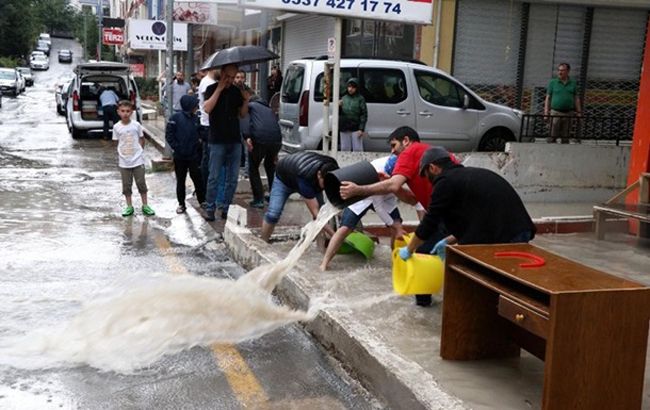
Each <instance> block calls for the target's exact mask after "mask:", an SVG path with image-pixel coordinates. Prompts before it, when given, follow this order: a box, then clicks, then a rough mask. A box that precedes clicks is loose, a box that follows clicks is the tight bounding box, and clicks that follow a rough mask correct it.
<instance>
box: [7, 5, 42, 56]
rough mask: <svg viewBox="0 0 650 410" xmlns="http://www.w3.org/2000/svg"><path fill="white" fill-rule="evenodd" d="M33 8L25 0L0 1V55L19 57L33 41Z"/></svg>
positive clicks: (28, 48) (27, 50) (27, 49)
mask: <svg viewBox="0 0 650 410" xmlns="http://www.w3.org/2000/svg"><path fill="white" fill-rule="evenodd" d="M34 31H35V30H34V25H33V8H32V6H31V4H30V3H29V2H25V0H2V1H0V39H2V41H0V56H9V57H20V56H25V55H27V54H28V53H29V50H30V48H31V45H32V42H33V41H34Z"/></svg>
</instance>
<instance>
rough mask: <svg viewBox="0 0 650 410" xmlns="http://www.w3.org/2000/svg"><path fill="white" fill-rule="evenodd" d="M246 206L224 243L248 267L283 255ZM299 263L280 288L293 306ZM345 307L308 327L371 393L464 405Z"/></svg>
mask: <svg viewBox="0 0 650 410" xmlns="http://www.w3.org/2000/svg"><path fill="white" fill-rule="evenodd" d="M245 221H246V210H245V209H244V208H241V207H239V206H236V205H232V206H231V207H230V211H229V213H228V220H227V222H226V225H225V228H224V240H225V244H226V247H227V248H228V249H229V251H230V252H231V254H232V256H233V259H235V261H237V263H239V264H240V265H242V266H244V267H246V268H253V267H256V266H259V265H261V264H265V263H274V262H278V261H280V260H281V259H282V258H283V255H279V254H278V253H277V252H276V251H275V250H274V249H273V246H272V245H268V244H266V243H265V242H263V241H262V240H261V239H259V238H258V237H257V236H256V235H254V234H253V233H252V232H251V231H250V230H249V229H248V228H246V227H245ZM302 272H304V267H301V266H300V265H297V266H296V267H295V268H294V271H293V272H292V273H290V274H289V275H287V276H286V277H285V278H284V280H283V281H282V283H281V284H280V285H279V286H278V287H277V288H276V291H275V293H276V294H277V296H278V297H279V298H280V299H281V300H283V301H284V302H286V303H287V304H288V305H290V306H294V307H296V308H301V309H306V308H307V307H308V305H309V300H310V295H309V289H310V287H311V286H310V284H309V283H307V282H306V281H305V280H304V279H303V275H301V273H302ZM348 313H349V312H348V311H347V310H346V309H341V308H331V309H329V308H325V309H323V310H322V311H321V312H320V313H319V314H318V316H317V317H316V319H314V320H313V321H311V322H309V323H307V324H306V325H305V329H306V330H307V331H309V332H310V333H311V334H312V335H313V336H314V337H315V338H316V339H317V340H318V341H319V342H320V343H321V344H322V345H323V346H324V347H325V348H327V349H328V350H329V351H330V352H331V353H332V355H333V356H334V357H336V358H337V359H338V360H339V361H340V362H341V363H342V364H343V365H344V366H345V367H346V368H347V370H348V371H349V372H350V373H352V374H353V375H354V376H355V377H356V379H357V380H359V381H360V382H361V383H362V384H363V385H364V387H366V388H367V389H368V390H369V391H370V392H372V394H374V395H375V396H376V397H378V398H379V399H381V400H383V401H384V402H385V403H386V404H387V406H388V407H390V408H395V409H409V410H410V409H440V410H443V409H444V410H455V409H459V410H460V409H465V408H466V407H465V406H464V405H463V402H462V401H461V400H460V399H458V398H456V397H454V396H452V395H450V394H448V393H446V392H444V391H442V390H441V388H440V387H439V386H438V384H437V382H436V380H435V379H434V378H433V376H431V375H430V374H429V373H427V372H425V371H424V369H423V368H422V367H421V366H420V365H418V364H417V363H415V362H413V361H410V360H407V359H405V358H403V357H401V356H399V355H397V354H395V352H394V351H392V350H391V348H390V347H389V346H387V345H386V344H385V343H384V342H382V341H381V340H380V339H379V338H377V337H375V336H373V330H372V329H368V328H366V327H365V326H361V325H360V324H359V323H358V322H356V321H353V319H352V318H351V317H350V315H349V314H348Z"/></svg>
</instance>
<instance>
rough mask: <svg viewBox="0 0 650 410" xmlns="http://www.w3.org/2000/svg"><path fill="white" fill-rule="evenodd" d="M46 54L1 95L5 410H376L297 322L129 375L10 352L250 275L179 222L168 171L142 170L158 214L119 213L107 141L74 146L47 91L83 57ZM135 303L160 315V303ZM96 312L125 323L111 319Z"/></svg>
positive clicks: (0, 368)
mask: <svg viewBox="0 0 650 410" xmlns="http://www.w3.org/2000/svg"><path fill="white" fill-rule="evenodd" d="M62 48H70V49H72V50H73V53H74V62H73V64H60V63H58V62H57V59H56V53H57V51H58V50H59V49H62ZM52 56H53V58H52V60H51V68H50V69H49V70H48V71H42V72H36V73H35V84H34V86H33V87H28V88H27V90H26V92H25V93H23V94H21V95H20V96H18V97H17V98H14V97H8V96H4V97H3V102H2V108H0V198H1V200H0V317H1V318H2V320H1V321H0V408H2V409H50V408H51V409H62V408H64V409H68V408H70V409H72V408H74V409H77V408H83V409H130V408H132V409H145V408H151V409H153V408H156V409H177V408H183V409H231V408H232V409H236V408H242V407H248V408H256V407H260V406H263V407H268V408H278V409H280V408H282V409H285V408H316V409H321V408H322V409H339V408H340V409H343V408H361V409H365V408H368V409H371V408H377V407H380V406H379V405H378V404H377V403H376V402H375V400H374V399H373V398H372V397H369V396H368V395H367V394H366V393H365V391H364V390H363V389H361V388H360V387H359V385H358V384H357V383H356V382H355V381H354V380H352V379H350V378H349V377H348V376H347V375H345V373H344V372H342V370H341V368H340V366H339V365H338V364H337V363H335V362H334V361H332V360H331V359H330V358H329V357H328V355H327V354H326V353H325V352H324V351H322V350H321V348H320V347H319V346H318V345H316V344H315V343H314V342H313V340H312V339H311V338H310V337H309V336H308V335H307V334H306V333H305V332H304V331H303V330H302V328H301V327H300V326H299V325H288V326H281V327H280V328H279V329H277V330H275V331H272V332H271V333H268V334H266V335H263V336H261V337H259V338H253V339H250V340H247V341H244V342H242V343H237V344H220V345H209V346H197V347H194V348H185V347H187V346H185V347H184V348H183V349H178V350H177V351H175V352H171V353H169V354H165V355H162V356H161V357H159V358H156V360H154V361H153V362H151V363H149V362H147V363H145V365H144V366H143V367H141V368H137V369H130V371H129V372H126V374H124V373H120V372H116V371H115V369H111V368H110V366H105V367H104V368H102V366H98V365H95V366H93V365H92V359H93V357H89V358H87V360H82V361H80V362H78V363H76V364H72V365H70V364H69V363H68V364H66V365H63V364H61V363H58V364H57V363H55V362H51V361H49V359H48V357H47V356H46V355H39V354H38V349H37V350H36V351H34V350H32V351H30V354H29V355H22V356H21V355H17V354H9V353H7V352H8V351H11V350H7V349H8V348H11V349H15V348H16V347H17V345H16V341H17V340H21V338H23V339H22V340H23V342H24V344H23V345H18V347H22V348H26V347H29V344H30V343H32V342H33V341H34V339H35V337H36V336H35V335H37V334H38V333H39V332H40V333H41V334H42V335H45V336H52V335H54V334H55V333H54V330H55V329H57V330H59V331H60V330H61V329H65V326H66V325H68V324H70V323H71V322H72V321H73V320H74V318H75V317H77V316H78V315H79V314H80V312H84V309H87V307H88V306H89V304H91V305H92V304H98V303H99V302H102V301H111V300H114V298H116V297H117V298H119V297H121V296H124V295H128V294H129V292H132V291H133V290H134V289H145V290H146V289H149V288H153V287H155V286H156V284H160V283H161V281H163V282H165V283H169V282H170V281H171V279H170V278H172V277H173V278H177V279H178V280H179V282H183V280H182V278H183V277H184V275H188V276H186V277H188V278H189V277H190V276H189V275H192V277H198V278H199V280H205V281H210V280H212V279H214V283H217V281H219V280H222V281H225V280H228V281H234V280H236V279H237V278H239V277H241V276H242V275H243V274H244V273H245V271H244V270H243V269H242V268H241V267H240V266H238V265H237V264H235V263H234V262H233V261H232V260H231V259H230V257H229V255H228V253H227V251H226V249H225V246H224V245H223V244H222V243H221V242H220V235H218V234H217V233H216V232H215V231H214V230H213V229H212V228H211V227H210V226H209V225H208V224H207V223H205V221H204V220H203V218H202V217H201V216H200V215H199V214H198V213H197V212H196V211H195V210H194V209H188V212H187V213H186V214H184V215H177V214H176V213H175V209H176V206H177V204H176V200H175V181H174V177H173V174H172V173H170V172H167V173H152V172H150V171H149V170H148V172H147V175H146V178H147V184H148V187H149V203H150V205H151V206H152V207H153V208H154V209H155V211H156V216H155V217H151V218H147V217H145V216H143V215H142V212H141V211H140V209H139V208H140V203H139V198H138V197H137V195H136V196H134V205H135V208H136V215H135V216H133V217H130V218H123V217H122V216H121V215H120V212H121V209H122V208H123V206H124V200H123V196H122V194H121V184H120V179H119V173H118V171H117V158H116V154H115V148H114V147H113V146H112V143H111V142H110V141H105V140H102V139H97V138H82V139H78V140H74V139H72V138H71V137H70V134H69V132H68V129H67V126H66V121H65V117H63V116H60V115H57V113H56V106H55V95H54V89H55V86H56V84H58V83H61V82H64V81H66V80H67V79H69V78H70V76H71V75H72V69H73V67H74V65H75V64H76V63H78V62H79V56H81V49H80V47H79V45H78V44H77V43H75V42H74V41H72V40H62V39H54V40H53V50H52ZM145 156H146V158H147V160H148V161H149V160H151V159H152V158H159V156H160V154H159V153H158V152H157V151H156V150H155V149H154V148H152V147H151V145H148V146H147V147H146V149H145ZM191 192H192V190H191V189H190V190H188V193H191ZM179 278H180V279H179ZM211 283H212V282H211ZM205 289H209V287H208V286H206V287H205ZM205 289H204V290H205ZM172 291H173V289H172ZM133 303H134V304H147V305H150V304H154V303H162V304H163V306H165V305H164V300H162V301H161V300H160V298H157V299H156V300H155V301H151V300H146V298H145V299H138V300H135V301H134V302H133ZM237 303H238V301H237V299H236V298H235V299H234V300H233V301H232V305H233V306H237ZM100 306H101V304H100ZM138 307H139V308H143V306H138ZM146 307H149V308H151V306H144V308H146ZM124 309H126V311H130V310H129V308H128V306H125V307H124ZM105 310H106V312H107V313H110V309H105ZM145 310H146V309H145ZM150 310H151V309H150ZM167 310H171V311H172V313H173V311H174V309H167ZM93 313H94V314H97V315H98V316H97V317H98V318H101V320H106V321H108V322H111V321H112V322H111V323H115V324H116V326H119V324H120V323H122V322H121V317H119V314H117V315H116V317H103V316H102V314H103V313H104V310H102V309H100V310H99V311H97V312H93ZM113 313H115V312H113ZM205 314H209V312H208V313H205ZM190 317H191V315H190ZM188 320H189V319H188ZM188 320H186V321H188ZM99 321H100V319H97V320H96V321H95V322H99ZM32 335H34V337H33V338H32V337H31V336H32ZM148 336H151V334H150V333H149V334H148ZM26 337H27V339H25V338H26ZM133 340H140V341H142V340H143V338H137V337H136V338H134V339H133ZM152 340H154V341H155V340H156V338H155V337H154V338H149V339H147V341H148V342H151V341H152ZM157 340H158V341H160V340H161V339H160V338H158V339H157ZM189 345H191V343H189V344H188V346H189ZM32 347H33V346H32ZM41 347H42V346H41ZM68 347H71V346H68ZM139 348H142V346H139ZM152 349H153V348H152ZM44 350H46V349H44ZM120 350H121V351H123V352H124V354H123V355H121V356H120V357H121V358H122V359H124V358H127V359H128V357H129V353H133V351H137V350H136V349H130V348H129V346H128V345H122V346H119V349H117V354H119V352H120ZM13 351H14V352H15V350H13ZM147 353H151V352H150V351H147ZM95 358H96V359H99V357H98V356H97V357H95ZM134 360H135V359H134Z"/></svg>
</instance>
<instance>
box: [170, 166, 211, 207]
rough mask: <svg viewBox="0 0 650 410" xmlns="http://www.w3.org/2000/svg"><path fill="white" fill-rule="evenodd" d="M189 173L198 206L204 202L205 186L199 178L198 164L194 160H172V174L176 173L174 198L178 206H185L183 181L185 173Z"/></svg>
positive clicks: (185, 176)
mask: <svg viewBox="0 0 650 410" xmlns="http://www.w3.org/2000/svg"><path fill="white" fill-rule="evenodd" d="M188 171H189V173H190V178H191V179H192V183H193V184H194V190H195V191H196V200H197V201H199V204H201V203H203V202H205V184H204V183H203V179H202V178H201V170H200V169H199V162H198V161H194V160H183V159H175V158H174V172H175V173H176V198H177V199H178V204H179V205H183V206H185V179H186V178H187V173H188Z"/></svg>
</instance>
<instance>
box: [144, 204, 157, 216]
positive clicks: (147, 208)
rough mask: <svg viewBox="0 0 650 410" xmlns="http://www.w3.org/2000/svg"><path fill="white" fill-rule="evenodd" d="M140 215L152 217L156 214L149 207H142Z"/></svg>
mask: <svg viewBox="0 0 650 410" xmlns="http://www.w3.org/2000/svg"><path fill="white" fill-rule="evenodd" d="M142 213H143V214H145V215H147V216H154V215H155V214H156V213H155V212H154V210H153V209H151V207H150V206H149V205H142Z"/></svg>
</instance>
